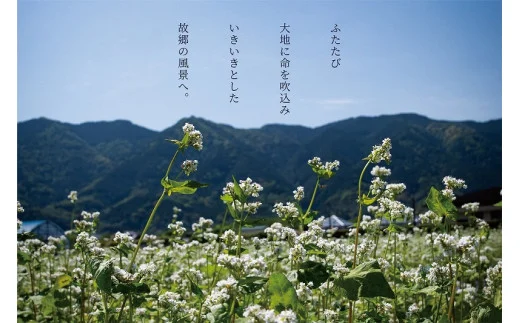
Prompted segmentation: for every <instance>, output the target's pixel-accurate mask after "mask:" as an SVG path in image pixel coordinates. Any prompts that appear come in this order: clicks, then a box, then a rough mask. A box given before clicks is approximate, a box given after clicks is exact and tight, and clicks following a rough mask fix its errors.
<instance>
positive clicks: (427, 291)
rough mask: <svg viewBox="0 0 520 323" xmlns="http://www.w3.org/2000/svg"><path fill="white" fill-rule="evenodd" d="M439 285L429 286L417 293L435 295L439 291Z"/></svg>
mask: <svg viewBox="0 0 520 323" xmlns="http://www.w3.org/2000/svg"><path fill="white" fill-rule="evenodd" d="M439 289H440V288H439V286H428V287H424V288H422V289H419V290H418V291H416V292H415V293H416V294H426V295H435V294H437V293H438V292H439Z"/></svg>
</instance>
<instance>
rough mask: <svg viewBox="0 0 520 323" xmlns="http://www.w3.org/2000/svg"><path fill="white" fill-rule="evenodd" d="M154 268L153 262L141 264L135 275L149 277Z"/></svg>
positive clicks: (155, 268) (155, 267)
mask: <svg viewBox="0 0 520 323" xmlns="http://www.w3.org/2000/svg"><path fill="white" fill-rule="evenodd" d="M156 270H157V266H155V264H153V263H148V264H141V265H139V268H138V269H137V275H138V276H139V277H141V278H151V276H152V275H153V273H155V271H156Z"/></svg>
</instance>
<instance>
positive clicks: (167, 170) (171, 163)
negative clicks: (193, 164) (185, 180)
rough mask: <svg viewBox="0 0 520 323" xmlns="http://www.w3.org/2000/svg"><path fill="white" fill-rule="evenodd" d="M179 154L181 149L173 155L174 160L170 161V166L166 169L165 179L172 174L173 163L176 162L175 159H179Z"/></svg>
mask: <svg viewBox="0 0 520 323" xmlns="http://www.w3.org/2000/svg"><path fill="white" fill-rule="evenodd" d="M178 153H179V149H177V151H176V152H175V154H174V155H173V158H172V160H171V161H170V164H169V165H168V169H166V174H165V175H164V177H168V174H170V170H171V169H172V165H173V162H174V161H175V159H176V158H177V154H178Z"/></svg>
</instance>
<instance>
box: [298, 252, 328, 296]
mask: <svg viewBox="0 0 520 323" xmlns="http://www.w3.org/2000/svg"><path fill="white" fill-rule="evenodd" d="M307 254H308V253H307ZM329 277H330V274H329V273H328V272H327V268H326V267H325V266H324V265H323V264H321V263H319V262H315V261H310V260H308V261H305V262H304V263H302V264H301V265H300V270H298V281H299V282H301V283H305V284H308V283H310V282H312V288H313V289H314V288H318V287H320V285H321V284H323V283H324V282H326V281H327V279H329Z"/></svg>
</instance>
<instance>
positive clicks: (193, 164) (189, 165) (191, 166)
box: [181, 159, 199, 176]
mask: <svg viewBox="0 0 520 323" xmlns="http://www.w3.org/2000/svg"><path fill="white" fill-rule="evenodd" d="M198 165H199V162H198V160H189V159H187V160H185V161H183V162H182V164H181V169H182V170H183V171H184V174H186V176H190V174H191V173H195V172H196V171H197V166H198Z"/></svg>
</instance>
